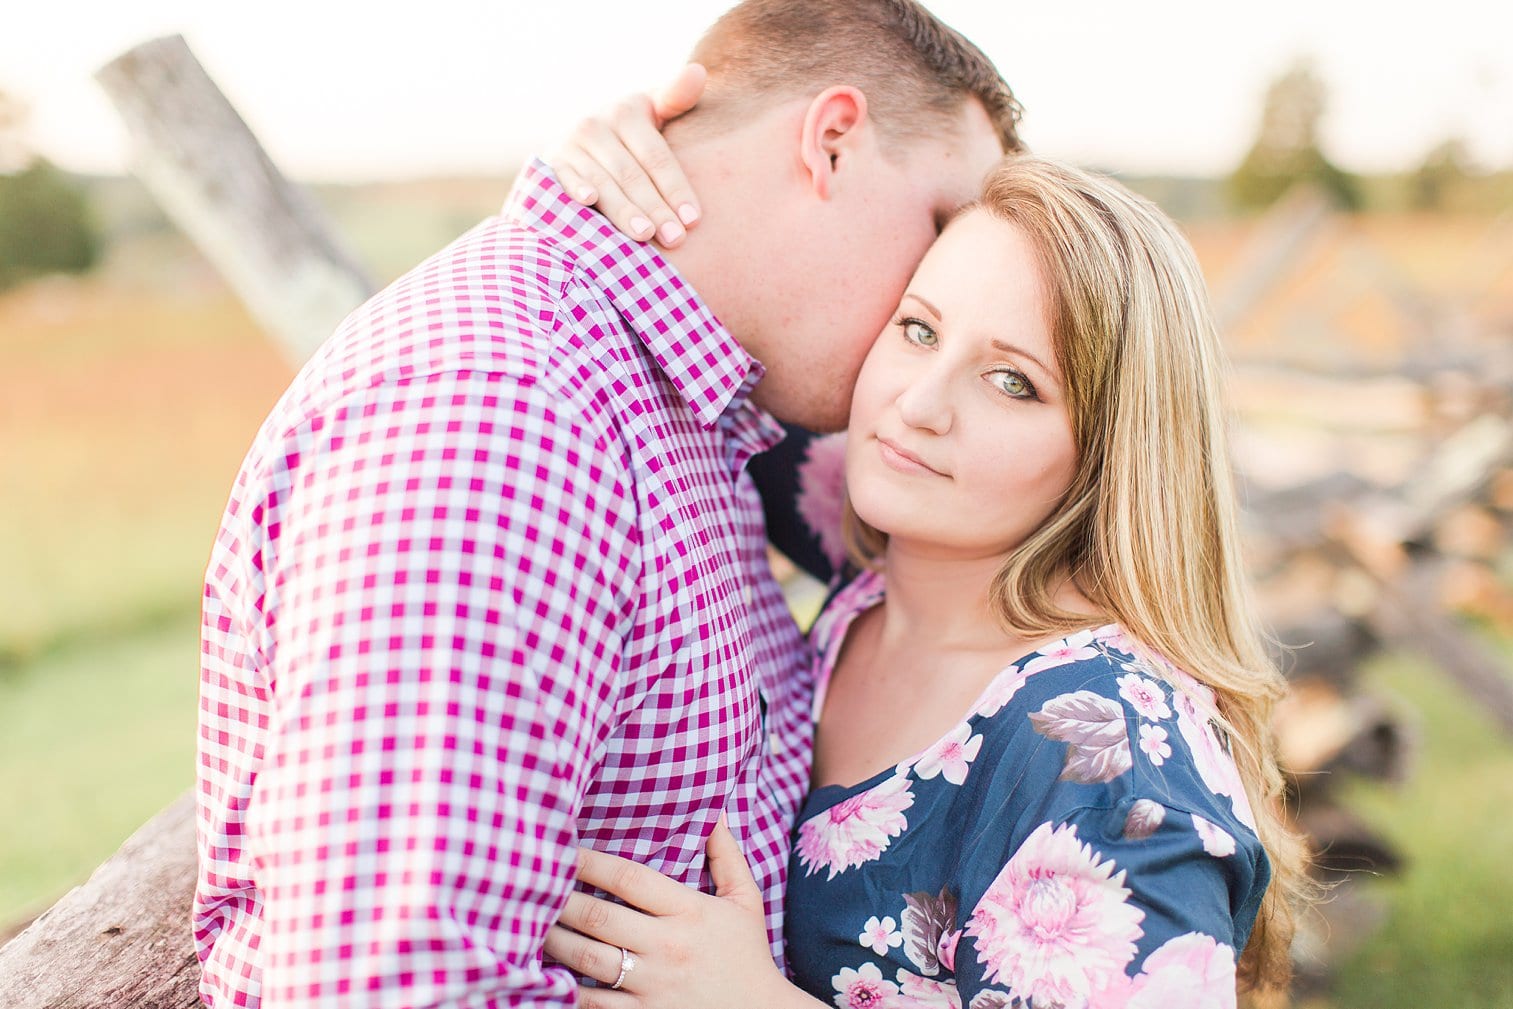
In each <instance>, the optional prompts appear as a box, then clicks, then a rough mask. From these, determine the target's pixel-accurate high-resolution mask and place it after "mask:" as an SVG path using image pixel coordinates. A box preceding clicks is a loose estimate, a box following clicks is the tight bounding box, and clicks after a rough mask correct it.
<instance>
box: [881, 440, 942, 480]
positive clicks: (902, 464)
mask: <svg viewBox="0 0 1513 1009" xmlns="http://www.w3.org/2000/svg"><path fill="white" fill-rule="evenodd" d="M877 445H878V450H879V452H880V454H881V455H882V457H883V462H885V463H887V464H888V465H889V466H890V467H892V468H893V469H896V470H898V471H899V472H900V473H929V474H931V475H933V476H945V474H944V473H942V472H941V471H940V470H938V469H936V468H935V467H933V466H931V465H930V464H929V463H927V462H925V461H924V460H923V459H921V458H920V457H919V456H917V455H915V454H914V453H913V452H910V451H909V450H908V449H906V448H904V447H903V446H902V445H899V444H898V443H897V442H893V441H889V440H888V439H887V438H883V437H881V436H879V437H878V439H877Z"/></svg>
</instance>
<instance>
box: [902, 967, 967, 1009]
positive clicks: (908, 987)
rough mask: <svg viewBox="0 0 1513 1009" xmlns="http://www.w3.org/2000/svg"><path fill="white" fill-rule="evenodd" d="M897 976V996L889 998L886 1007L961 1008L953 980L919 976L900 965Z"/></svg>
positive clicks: (915, 1008) (918, 1008) (914, 1008)
mask: <svg viewBox="0 0 1513 1009" xmlns="http://www.w3.org/2000/svg"><path fill="white" fill-rule="evenodd" d="M897 978H898V993H899V997H898V998H897V999H895V1000H890V1001H889V1003H888V1005H887V1009H961V993H960V992H958V991H957V990H956V982H955V981H952V980H949V979H948V980H945V981H936V980H935V979H933V978H927V977H920V976H919V975H918V974H913V973H910V972H909V971H908V970H905V969H904V968H902V967H900V968H899V969H898V974H897Z"/></svg>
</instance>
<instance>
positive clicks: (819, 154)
mask: <svg viewBox="0 0 1513 1009" xmlns="http://www.w3.org/2000/svg"><path fill="white" fill-rule="evenodd" d="M866 122H867V96H866V95H864V94H862V92H861V91H860V90H859V89H857V88H853V87H851V86H849V85H837V86H836V87H832V88H826V89H825V90H824V91H821V92H820V93H819V94H818V95H816V96H815V97H814V100H813V101H812V102H810V103H809V108H808V110H807V111H806V112H805V113H804V126H803V135H802V136H800V137H799V157H800V159H801V160H802V161H803V163H804V167H805V169H806V170H807V171H808V173H809V181H810V184H811V186H812V187H813V189H814V194H815V195H816V196H818V197H819V198H820V199H822V200H828V199H829V198H830V193H831V187H832V185H833V184H834V180H835V175H836V172H837V171H838V170H839V169H840V168H841V167H842V166H843V165H844V163H845V162H844V159H846V158H848V157H851V156H854V155H855V153H856V144H857V141H858V139H859V138H860V137H861V135H862V132H863V131H862V127H863V126H864V125H865V124H866Z"/></svg>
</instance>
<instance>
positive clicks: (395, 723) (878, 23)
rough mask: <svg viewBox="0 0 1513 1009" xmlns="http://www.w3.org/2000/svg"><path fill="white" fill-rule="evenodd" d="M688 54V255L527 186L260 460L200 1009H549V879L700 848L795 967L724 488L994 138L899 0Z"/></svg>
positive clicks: (862, 337)
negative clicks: (735, 885) (714, 836)
mask: <svg viewBox="0 0 1513 1009" xmlns="http://www.w3.org/2000/svg"><path fill="white" fill-rule="evenodd" d="M694 59H696V60H698V61H700V62H702V63H704V64H705V65H706V66H708V67H709V68H710V81H709V87H708V92H707V94H706V96H705V98H704V100H703V101H702V102H701V104H700V107H699V108H698V109H697V110H695V111H694V112H693V113H690V115H689V116H688V117H687V121H686V122H681V121H680V125H678V127H677V129H675V130H674V131H673V134H672V136H671V138H670V139H671V141H672V143H673V147H674V150H675V151H676V153H677V155H678V156H679V158H680V159H681V160H682V163H683V165H684V166H685V169H686V172H687V175H688V177H689V179H690V181H691V182H692V183H693V184H694V186H695V187H696V190H697V191H698V192H699V193H701V194H702V195H703V197H704V219H703V221H702V222H701V223H700V226H699V228H698V230H697V231H696V232H695V233H694V234H693V235H691V236H690V237H689V239H688V241H687V242H686V243H683V244H682V245H681V246H680V247H679V248H678V249H676V250H674V251H671V252H668V253H667V255H666V256H665V257H662V256H659V255H658V254H656V253H655V252H654V251H652V250H650V249H647V248H642V247H638V246H636V245H635V244H633V243H630V242H627V241H625V240H622V239H621V238H620V237H619V236H618V235H617V234H616V233H615V232H614V231H613V230H612V229H611V228H610V227H609V226H608V225H607V223H606V222H605V221H604V219H603V218H601V217H599V216H597V215H596V214H594V213H593V212H592V211H589V210H586V209H584V208H582V207H580V206H578V205H577V204H574V203H573V202H572V201H571V200H570V199H569V198H568V196H567V194H566V193H564V192H563V191H562V189H561V188H560V186H559V185H558V184H557V183H556V181H555V180H554V179H553V178H552V176H551V174H550V173H549V172H548V171H547V170H546V169H545V167H544V166H543V165H541V164H540V163H539V162H537V163H534V164H532V165H531V166H528V167H527V168H526V169H525V171H524V172H523V173H522V175H521V177H520V179H519V180H518V181H517V183H516V186H515V188H514V190H513V192H512V194H511V196H510V198H509V200H508V202H507V204H506V206H505V209H504V211H503V213H502V215H501V216H500V217H499V218H496V219H491V220H489V221H486V222H485V223H484V224H482V225H480V226H479V227H478V228H476V229H474V230H473V231H472V232H470V233H469V234H467V235H465V236H463V237H462V238H461V239H459V240H458V241H457V242H456V243H455V244H454V245H452V246H451V247H450V248H448V249H446V250H444V251H442V252H441V253H438V254H437V255H436V256H434V257H433V258H431V259H430V260H428V261H427V262H425V263H423V264H421V265H420V266H419V267H418V268H416V269H415V270H414V271H412V272H411V273H410V274H409V275H407V276H406V277H404V278H402V279H400V280H399V281H397V282H396V283H395V284H394V285H393V286H391V287H390V288H389V289H388V290H386V291H384V292H383V293H381V294H379V295H378V296H377V297H375V298H374V299H373V300H372V301H370V302H369V303H368V304H367V305H365V306H363V307H362V308H361V309H359V310H358V311H357V312H356V313H354V314H353V315H352V316H351V317H350V318H348V319H347V321H346V322H345V323H344V324H343V325H342V326H341V327H340V329H339V330H338V331H337V333H336V334H335V335H334V336H333V337H332V339H331V340H330V341H328V342H327V344H326V345H325V346H324V347H323V348H322V349H321V350H320V351H319V352H318V353H317V354H316V356H315V358H314V359H313V360H312V361H311V362H310V363H309V364H308V365H307V366H306V367H305V368H304V370H303V371H302V372H301V373H300V375H299V376H298V377H297V378H296V379H295V381H294V383H293V385H292V386H291V387H290V389H289V390H288V391H287V392H286V394H285V395H284V397H283V398H282V399H281V400H280V402H279V404H278V405H277V406H276V407H275V408H274V411H273V413H272V415H271V416H270V417H269V418H268V420H267V421H266V422H265V424H264V425H263V428H262V429H261V431H260V433H259V435H258V437H257V439H256V441H255V443H254V445H253V447H252V449H251V451H250V452H249V454H248V456H247V459H246V461H245V462H244V464H243V467H242V470H241V473H240V474H239V476H238V478H237V481H236V484H235V487H234V489H233V491H232V495H231V500H230V503H229V504H228V506H227V510H226V515H225V518H224V520H223V523H222V527H221V530H220V533H219V535H218V537H217V540H216V545H215V550H214V553H213V555H212V558H211V562H210V567H209V571H208V574H207V581H206V587H205V600H204V638H203V672H202V691H201V726H200V787H199V796H200V808H199V843H200V877H199V885H198V888H197V892H196V897H195V906H194V927H195V934H196V940H197V944H198V949H199V953H200V956H201V959H202V961H203V965H204V974H203V981H202V985H201V992H202V995H203V997H204V998H205V1000H206V1002H207V1003H208V1004H209V1005H212V1006H246V1007H250V1006H256V1005H259V1004H262V1005H264V1006H266V1007H269V1009H271V1007H283V1006H322V1007H326V1006H366V1005H384V1006H432V1005H438V1006H439V1005H447V1006H468V1007H474V1006H495V1005H499V1006H504V1005H510V1006H570V1005H572V1004H573V1002H574V983H573V979H572V978H571V976H570V975H569V974H568V973H567V972H566V971H564V970H562V969H561V968H557V967H543V965H542V963H541V956H540V949H541V942H542V938H543V936H544V934H545V932H546V929H547V927H548V926H549V925H550V924H551V923H552V921H553V920H554V919H555V918H556V917H557V914H558V912H559V910H560V908H561V906H562V904H563V902H564V901H565V899H566V897H567V894H568V892H569V891H570V889H571V887H572V884H573V877H574V855H575V852H574V848H575V846H576V845H578V844H580V843H582V844H587V845H590V846H592V847H595V848H598V849H600V850H604V851H608V852H612V853H615V854H619V855H623V856H627V857H630V858H634V859H637V860H639V861H641V862H644V863H646V864H647V865H650V866H652V867H654V868H656V869H658V870H660V871H662V872H666V873H669V874H672V875H674V876H675V877H677V878H679V879H681V880H683V881H684V882H686V883H688V884H690V885H699V884H700V883H701V881H702V875H703V873H702V866H703V851H702V849H703V840H704V837H705V835H706V834H707V833H708V830H709V828H710V826H711V825H712V824H713V823H714V822H715V820H716V819H717V818H718V816H719V815H720V814H721V813H722V812H723V813H725V815H726V816H727V818H728V820H729V822H730V825H731V827H732V829H733V830H734V831H735V834H736V836H737V837H738V838H740V839H741V840H742V842H743V845H744V847H745V849H746V853H747V855H748V857H749V858H750V860H751V862H752V868H753V872H754V873H755V875H756V878H757V880H758V882H759V883H760V884H761V885H762V886H763V888H764V891H765V895H766V901H767V908H768V914H767V917H768V927H769V936H770V938H771V940H772V944H773V953H774V956H777V957H779V958H781V955H782V950H781V945H780V939H781V934H782V924H781V896H782V891H783V883H784V870H785V866H786V861H787V856H788V831H789V827H790V824H791V822H792V819H793V816H794V814H795V811H796V807H797V804H798V802H799V800H800V799H801V798H802V796H803V793H804V790H805V786H806V779H807V775H808V768H809V740H808V736H809V730H808V717H809V712H808V710H807V707H808V700H809V697H810V693H809V690H808V687H807V685H806V684H805V683H804V677H803V672H802V671H803V668H804V664H805V661H806V654H805V648H804V643H803V640H802V638H801V636H800V634H799V632H798V630H797V628H796V627H795V626H794V625H793V622H792V621H791V619H790V618H789V617H788V614H787V612H786V610H785V608H784V605H783V600H782V596H781V594H780V592H779V590H778V587H777V585H776V584H775V583H774V581H773V579H772V577H771V575H770V573H769V572H768V570H767V567H766V563H765V557H764V542H765V541H764V535H763V523H762V513H761V505H760V502H759V501H758V499H757V497H756V493H755V491H754V489H753V487H752V484H751V480H750V477H749V475H748V474H747V473H746V468H745V467H746V463H747V461H748V460H749V459H750V458H751V456H752V455H753V454H755V453H757V452H760V451H762V450H764V449H766V448H768V447H770V446H771V445H772V444H774V443H775V441H776V440H778V439H779V438H780V428H779V427H778V425H777V424H776V422H775V421H774V419H773V418H774V417H777V418H779V419H782V420H786V421H792V422H796V423H800V424H805V425H808V426H812V427H820V428H825V427H831V428H833V427H836V426H838V425H839V424H840V423H841V422H842V420H843V418H844V416H845V406H846V401H847V398H848V396H849V393H850V387H851V384H852V381H853V380H854V378H855V374H856V371H857V369H858V367H859V365H860V362H861V359H862V357H863V354H864V352H865V350H866V347H867V345H868V344H869V343H870V341H871V340H872V339H873V337H874V336H875V335H876V334H877V333H878V332H879V331H880V330H881V329H882V327H883V325H884V323H885V322H886V319H887V313H888V312H889V311H891V309H892V307H893V305H894V303H895V301H896V299H897V297H898V295H899V293H900V292H901V291H902V289H903V287H904V284H905V283H906V281H907V279H908V276H909V273H910V272H911V270H912V268H913V267H914V265H915V263H916V262H917V261H918V259H919V258H920V256H921V255H922V254H923V252H924V250H925V248H926V246H928V244H929V243H930V241H931V240H932V239H933V238H934V237H935V234H936V231H937V227H938V224H939V221H940V220H941V219H942V218H943V217H944V216H945V215H946V214H948V213H949V212H950V211H951V210H952V209H954V208H955V207H956V206H957V205H958V204H960V203H961V202H963V201H965V200H967V199H970V198H971V197H973V196H974V195H975V192H976V188H977V184H978V181H979V180H980V178H981V176H982V174H983V172H984V171H985V170H986V169H987V168H988V167H989V165H991V163H992V162H993V161H995V160H996V159H997V158H998V157H999V155H1000V154H1001V152H1002V150H1004V149H1005V148H1012V147H1015V146H1017V139H1016V138H1015V136H1014V120H1015V114H1016V106H1014V104H1013V99H1012V96H1010V95H1009V93H1008V90H1007V88H1006V87H1005V86H1004V84H1003V82H1002V81H1001V80H1000V79H999V77H998V75H997V73H996V72H995V71H994V70H993V69H992V67H991V65H990V64H989V63H988V62H987V61H986V59H985V58H984V57H983V56H982V55H981V54H980V53H979V52H977V50H975V49H974V48H972V47H971V46H970V45H969V44H967V43H966V42H964V41H963V40H962V39H961V38H960V37H959V36H957V35H955V34H954V33H952V32H951V31H950V30H949V29H946V28H944V26H942V25H940V24H939V23H938V22H935V21H934V20H933V19H931V18H930V17H929V15H928V14H926V13H925V12H924V11H922V10H921V9H920V8H918V7H917V6H915V5H914V4H912V3H907V2H904V0H834V2H824V3H816V2H804V3H795V2H791V0H789V2H784V0H748V2H747V3H744V4H742V5H740V6H739V7H737V8H735V9H734V10H733V11H731V12H730V13H729V14H727V15H726V16H725V17H724V18H723V19H722V20H721V21H720V22H719V23H718V24H717V25H716V26H715V27H714V29H712V30H711V32H710V33H709V34H708V35H707V36H706V38H705V39H704V40H703V41H702V42H701V43H700V45H699V48H698V49H697V50H696V51H695V53H694ZM990 112H991V113H992V115H990Z"/></svg>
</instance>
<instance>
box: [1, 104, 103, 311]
mask: <svg viewBox="0 0 1513 1009" xmlns="http://www.w3.org/2000/svg"><path fill="white" fill-rule="evenodd" d="M25 126H26V108H25V106H23V105H22V104H21V103H20V102H19V101H18V100H16V99H15V98H14V97H11V96H10V95H8V94H6V93H5V92H3V91H0V173H3V174H0V290H3V289H5V288H7V287H11V286H13V285H15V284H18V283H20V282H21V281H23V280H26V279H27V278H29V277H34V276H38V275H40V274H44V273H53V272H57V271H63V272H68V273H80V272H83V271H84V270H87V269H89V268H90V267H91V266H93V265H94V264H95V262H96V260H97V259H98V258H99V254H100V237H99V229H98V228H97V226H96V224H95V220H94V215H93V214H92V213H91V210H90V206H89V200H88V197H87V195H86V194H85V192H84V188H83V187H82V186H80V185H79V183H78V182H77V181H75V180H74V179H73V178H71V177H70V176H69V175H68V174H67V173H65V172H63V171H61V170H59V169H58V168H57V167H55V166H54V165H52V164H51V163H49V162H48V161H47V160H46V159H44V158H41V157H37V156H36V155H35V154H33V153H32V152H31V150H30V146H29V145H28V143H27V142H26V136H25Z"/></svg>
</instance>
